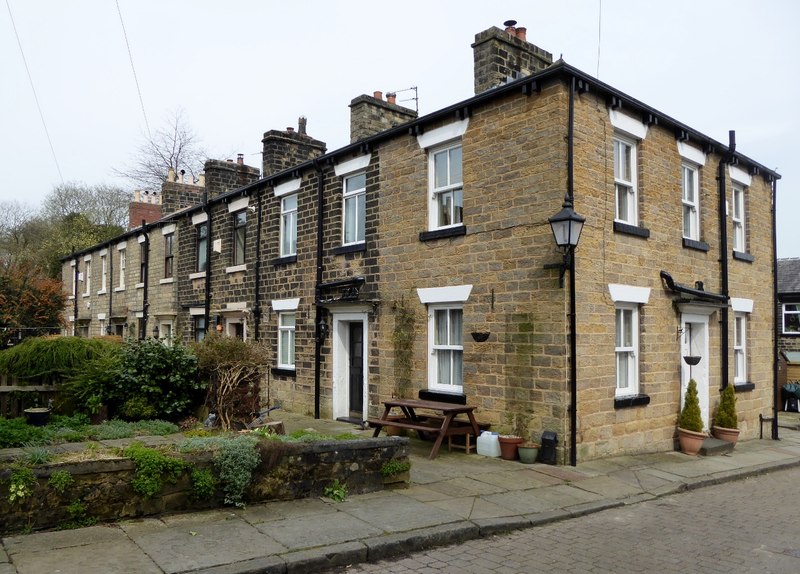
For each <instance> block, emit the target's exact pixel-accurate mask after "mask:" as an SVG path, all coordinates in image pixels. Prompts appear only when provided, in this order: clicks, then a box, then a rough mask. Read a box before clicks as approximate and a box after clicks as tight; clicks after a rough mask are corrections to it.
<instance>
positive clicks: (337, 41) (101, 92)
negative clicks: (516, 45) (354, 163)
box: [0, 0, 800, 257]
mask: <svg viewBox="0 0 800 574" xmlns="http://www.w3.org/2000/svg"><path fill="white" fill-rule="evenodd" d="M5 4H6V5H5V6H3V7H2V9H0V200H18V201H21V202H24V203H27V204H29V205H31V206H32V207H38V205H39V204H40V203H41V201H42V199H43V198H44V196H45V195H46V194H47V193H48V192H49V191H50V190H51V189H52V188H53V186H54V185H57V184H59V183H61V181H62V178H63V181H81V182H85V183H87V184H97V183H112V184H120V185H124V184H125V182H124V181H121V180H119V179H118V178H116V177H115V176H114V172H113V171H112V170H113V169H114V168H117V169H121V168H123V167H124V166H125V165H127V164H130V162H131V159H130V158H131V155H132V154H133V153H134V152H135V150H136V147H137V145H138V144H139V143H141V141H142V140H143V138H144V136H145V134H146V127H145V120H144V116H143V113H142V108H141V105H140V102H139V96H138V93H137V86H136V82H135V80H134V75H133V72H132V69H131V64H130V60H129V56H128V48H127V46H126V42H125V36H124V34H123V28H122V25H121V23H120V12H121V14H122V20H123V22H124V25H125V30H126V31H127V37H128V41H129V44H130V50H131V55H132V59H133V63H134V65H135V70H136V76H137V77H138V82H139V87H140V88H141V95H142V100H143V102H144V109H145V112H146V115H147V119H148V121H149V124H150V127H151V129H153V130H155V129H157V128H158V127H159V126H163V125H164V124H165V122H166V120H167V118H168V117H169V116H170V114H172V113H174V111H175V110H177V109H181V110H182V111H183V113H184V116H185V118H186V119H188V121H189V123H190V124H191V126H192V127H193V129H194V130H195V131H196V132H197V134H198V136H200V139H201V140H202V142H203V143H204V144H205V145H206V147H207V148H208V149H209V150H210V151H211V152H212V153H214V154H215V155H219V157H220V159H224V158H223V157H222V155H225V156H228V157H233V156H234V155H235V154H236V153H243V154H245V160H246V162H247V163H249V164H250V165H255V166H260V152H261V137H262V135H263V133H264V132H265V131H267V130H270V129H284V128H286V127H287V126H296V125H297V118H298V116H301V115H304V116H306V117H307V118H308V133H309V134H310V135H311V136H313V137H315V138H317V139H320V140H322V141H325V142H326V143H327V145H328V149H329V150H333V149H336V148H338V147H341V146H344V145H346V144H347V143H348V141H349V108H348V107H347V106H348V104H349V103H350V100H351V99H352V98H354V97H356V96H358V95H360V94H364V93H368V94H371V93H372V92H373V91H375V90H382V91H383V92H389V91H395V90H401V89H403V88H408V87H410V86H417V87H418V88H419V108H420V114H421V115H424V114H426V113H430V112H432V111H435V110H437V109H439V108H442V107H444V106H446V105H449V104H451V103H455V102H457V101H460V100H462V99H465V98H468V97H470V96H471V95H472V49H471V48H470V44H471V43H472V42H473V41H474V36H475V34H476V33H477V32H479V31H482V30H484V29H486V28H488V27H490V26H492V25H495V26H498V27H502V23H503V21H505V20H508V19H514V20H517V21H518V25H519V26H525V27H527V28H528V40H529V41H531V42H533V43H534V44H537V45H538V46H540V47H541V48H544V49H545V50H548V51H550V52H552V53H553V55H554V57H555V58H558V57H559V56H560V55H562V54H563V58H564V60H566V62H567V63H569V64H571V65H573V66H575V67H577V68H579V69H581V70H583V71H584V72H586V73H589V74H591V75H593V76H597V75H598V70H599V78H600V79H601V80H603V81H604V82H606V83H608V84H610V85H612V86H614V87H615V88H617V89H619V90H621V91H623V92H625V93H627V94H628V95H630V96H632V97H634V98H636V99H639V100H641V101H643V102H645V103H646V104H648V105H650V106H652V107H654V108H656V109H658V110H659V111H661V112H663V113H665V114H667V115H669V116H671V117H673V118H675V119H677V120H679V121H681V122H683V123H685V124H688V125H689V126H691V127H693V128H695V129H697V130H699V131H700V132H702V133H704V134H706V135H708V136H711V137H713V138H715V139H716V140H718V141H720V142H723V143H727V141H728V130H731V129H733V130H736V134H737V150H738V151H740V152H741V153H743V154H745V155H747V156H749V157H751V158H753V159H755V160H756V161H758V162H760V163H762V164H764V165H766V166H768V167H771V168H777V170H778V172H779V173H780V174H781V175H782V176H783V179H781V180H780V181H779V182H778V255H779V256H780V257H800V224H799V223H798V221H797V219H798V217H797V215H798V214H800V186H799V185H798V178H800V168H799V167H798V156H800V146H798V134H800V112H798V107H797V103H796V100H797V97H798V96H797V94H798V93H800V77H799V76H798V68H800V65H799V64H798V62H800V32H799V31H798V30H800V2H797V1H796V0H760V1H759V0H692V1H687V0H668V1H663V2H656V1H643V0H551V1H548V2H544V1H539V0H527V1H501V0H495V1H491V2H490V1H486V0H483V1H475V0H436V1H434V0H404V1H402V2H381V1H379V0H370V1H355V0H353V1H345V0H340V1H335V0H319V1H317V0H295V1H294V2H287V1H283V0H282V1H277V0H260V1H257V0H234V1H225V2H222V1H219V0H217V1H211V0H194V1H189V0H73V1H69V2H66V1H63V0H5ZM601 7H602V10H601ZM118 8H119V11H118ZM12 16H13V20H14V23H15V24H16V31H17V33H18V36H19V42H20V43H21V46H22V51H23V52H24V55H25V59H26V60H27V64H28V70H29V72H30V76H31V78H32V80H33V86H34V88H35V93H36V96H37V97H38V101H39V106H40V108H41V113H42V115H43V117H44V120H45V124H46V126H47V132H49V136H50V142H52V148H53V150H54V152H55V153H54V154H53V153H51V149H50V144H49V143H48V137H47V133H46V132H45V128H44V126H43V123H42V121H41V119H40V115H39V111H38V109H37V105H36V99H35V97H34V91H33V90H32V89H31V85H30V83H29V80H28V73H27V72H26V68H25V64H24V62H23V59H22V55H21V53H20V48H19V45H18V43H17V36H16V35H15V33H14V28H13V26H12V19H11V17H12ZM598 55H599V62H598ZM409 94H410V92H400V93H398V100H402V99H404V98H405V97H408V96H409ZM404 105H409V106H412V107H413V102H406V103H405V104H404ZM53 155H55V159H54V157H53ZM59 168H60V174H59Z"/></svg>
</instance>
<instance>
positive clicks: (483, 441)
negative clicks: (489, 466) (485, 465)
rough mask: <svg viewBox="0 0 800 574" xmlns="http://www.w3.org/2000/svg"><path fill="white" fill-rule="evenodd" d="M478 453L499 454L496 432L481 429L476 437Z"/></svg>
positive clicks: (485, 454) (484, 454) (486, 454)
mask: <svg viewBox="0 0 800 574" xmlns="http://www.w3.org/2000/svg"><path fill="white" fill-rule="evenodd" d="M476 450H477V451H478V454H480V455H483V456H500V441H499V440H498V439H497V433H493V432H489V431H483V432H482V433H481V435H480V436H479V437H478V444H477V449H476Z"/></svg>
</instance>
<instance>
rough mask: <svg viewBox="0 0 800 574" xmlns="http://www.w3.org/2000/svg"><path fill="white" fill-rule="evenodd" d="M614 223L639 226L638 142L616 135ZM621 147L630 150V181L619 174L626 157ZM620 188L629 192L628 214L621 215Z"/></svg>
mask: <svg viewBox="0 0 800 574" xmlns="http://www.w3.org/2000/svg"><path fill="white" fill-rule="evenodd" d="M613 142H614V143H613V146H614V153H613V158H614V221H618V222H620V223H625V224H627V225H633V226H638V225H639V186H638V142H637V141H636V140H635V139H632V138H630V137H625V136H624V135H621V134H614V139H613ZM621 146H626V147H627V148H629V149H630V163H629V165H628V169H629V170H630V179H629V180H628V179H624V178H622V177H621V176H620V175H619V173H620V169H621V168H622V167H624V166H622V165H620V162H621V161H622V160H623V158H624V157H625V156H624V154H621V153H620V152H621ZM620 186H623V187H625V188H627V190H628V194H627V195H628V197H627V200H628V204H627V213H625V214H624V217H623V214H621V213H620V191H621V190H620Z"/></svg>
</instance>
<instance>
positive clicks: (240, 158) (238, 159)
mask: <svg viewBox="0 0 800 574" xmlns="http://www.w3.org/2000/svg"><path fill="white" fill-rule="evenodd" d="M236 163H238V164H239V165H244V154H243V153H237V154H236Z"/></svg>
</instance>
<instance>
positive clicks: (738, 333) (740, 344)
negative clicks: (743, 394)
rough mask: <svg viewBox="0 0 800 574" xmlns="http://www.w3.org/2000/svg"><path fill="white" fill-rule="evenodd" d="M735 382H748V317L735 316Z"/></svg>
mask: <svg viewBox="0 0 800 574" xmlns="http://www.w3.org/2000/svg"><path fill="white" fill-rule="evenodd" d="M733 382H734V384H741V383H746V382H747V315H745V314H744V313H736V314H734V319H733Z"/></svg>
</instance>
